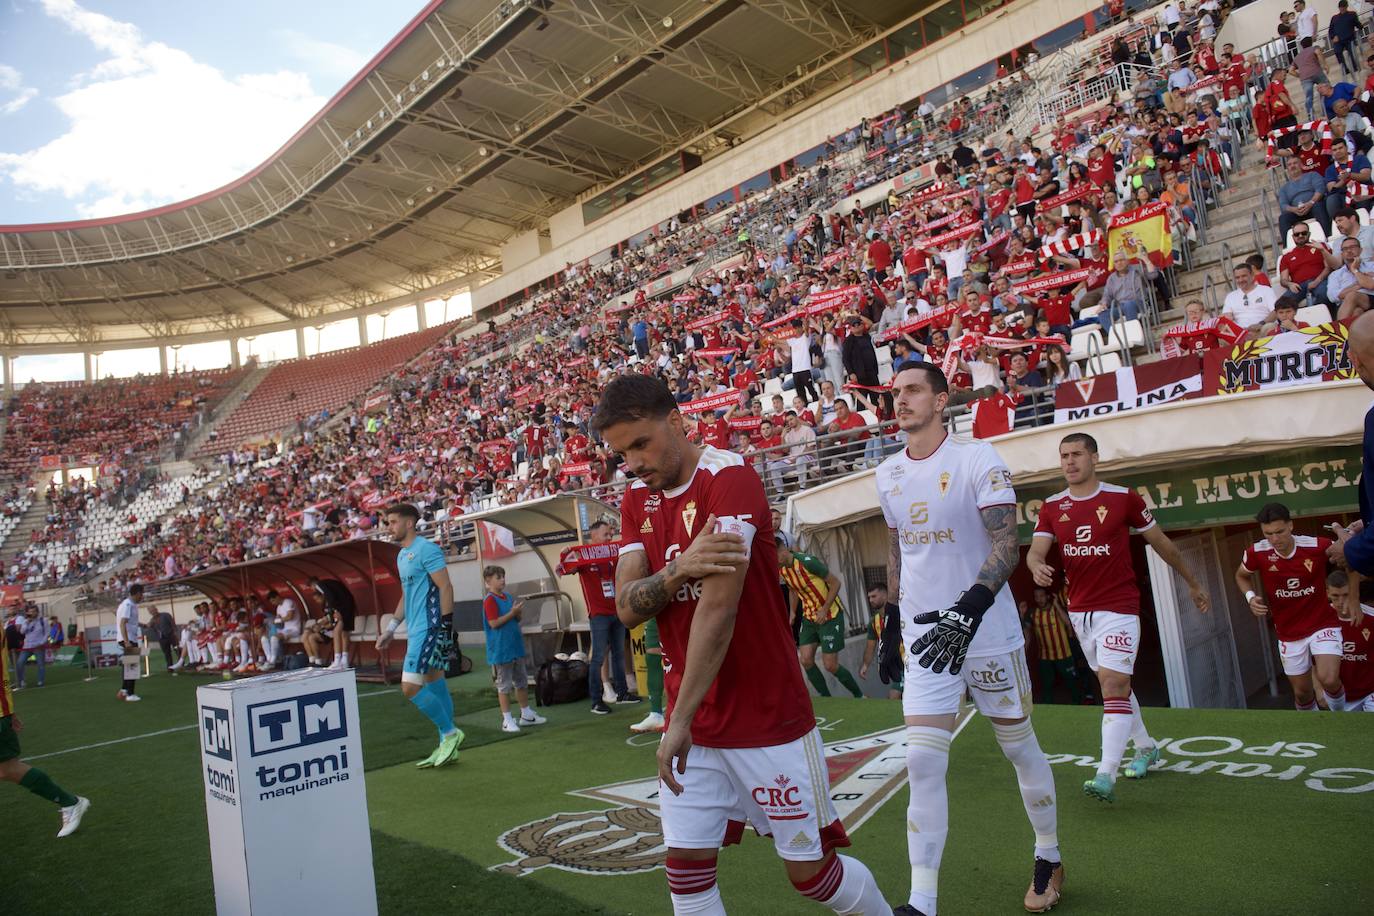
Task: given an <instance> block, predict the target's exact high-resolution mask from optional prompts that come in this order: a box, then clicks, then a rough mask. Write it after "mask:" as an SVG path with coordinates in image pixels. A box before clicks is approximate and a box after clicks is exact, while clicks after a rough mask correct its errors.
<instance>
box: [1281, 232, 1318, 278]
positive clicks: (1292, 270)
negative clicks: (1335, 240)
mask: <svg viewBox="0 0 1374 916" xmlns="http://www.w3.org/2000/svg"><path fill="white" fill-rule="evenodd" d="M1324 250H1326V247H1325V246H1324V245H1314V244H1312V243H1310V242H1309V243H1308V244H1306V245H1299V246H1297V247H1296V248H1292V249H1290V250H1289V251H1288V252H1287V253H1286V254H1284V256H1283V257H1281V258H1279V270H1281V271H1287V272H1288V277H1289V279H1290V280H1292V281H1293V282H1294V283H1306V282H1307V281H1308V280H1313V279H1316V278H1317V277H1318V276H1320V275H1321V272H1322V271H1323V270H1326V257H1325V255H1323V254H1322V252H1323V251H1324Z"/></svg>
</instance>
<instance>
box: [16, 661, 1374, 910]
mask: <svg viewBox="0 0 1374 916" xmlns="http://www.w3.org/2000/svg"><path fill="white" fill-rule="evenodd" d="M83 674H84V671H82V670H77V669H66V668H59V669H49V672H48V686H47V687H45V688H43V689H42V690H35V689H29V690H25V691H23V692H21V693H19V694H17V695H16V701H17V706H18V708H19V713H20V716H21V717H22V718H23V719H24V720H25V724H26V728H25V730H24V733H23V735H22V740H23V745H24V752H25V754H26V755H28V757H29V758H30V759H32V760H33V762H34V763H35V765H37V766H40V767H42V768H44V769H45V770H47V772H48V773H49V774H50V775H51V776H52V777H53V778H54V779H55V780H57V781H58V782H59V783H61V784H62V785H63V786H65V787H67V788H68V789H70V790H71V791H73V792H78V793H80V794H83V795H86V796H88V797H90V798H91V800H92V802H93V807H92V809H91V812H90V814H89V815H88V816H87V818H86V820H85V822H84V824H83V826H82V828H81V830H80V832H79V833H77V834H76V835H75V836H73V837H70V838H68V839H64V840H58V839H56V837H55V834H56V832H57V828H58V825H59V822H58V815H57V811H56V809H55V807H54V806H52V805H49V804H47V803H44V802H42V801H40V800H39V799H37V798H35V797H33V796H31V795H29V794H28V793H26V792H24V791H22V790H21V789H19V788H18V787H16V786H10V785H6V786H3V787H0V798H3V804H0V811H3V812H4V815H5V827H6V836H7V842H6V845H5V855H4V859H5V865H6V867H5V876H6V877H5V899H6V900H7V901H8V903H17V905H18V909H16V910H14V912H16V913H19V912H24V913H37V914H60V913H72V914H90V913H102V914H106V913H108V914H130V916H150V914H163V913H166V914H178V916H180V914H200V913H212V912H213V911H214V901H213V896H212V891H211V881H210V860H209V844H208V841H207V836H206V823H205V801H204V794H203V788H202V782H201V774H200V758H199V744H198V741H197V731H196V727H195V702H194V694H195V688H196V686H197V685H198V684H201V683H205V681H204V680H202V679H200V678H198V677H180V678H171V677H168V676H166V675H165V674H161V673H159V674H157V675H155V676H154V677H152V678H149V679H145V680H144V681H142V682H141V690H142V693H143V696H144V702H142V703H139V704H124V703H119V702H117V701H116V700H115V699H114V693H115V690H116V689H117V688H118V677H117V675H116V674H114V673H105V674H103V675H102V676H101V677H100V679H99V680H97V681H96V682H94V683H83V682H82V681H81V677H82V675H83ZM449 684H450V688H451V689H452V690H453V692H454V704H455V706H456V708H457V710H458V712H459V724H460V725H461V726H462V728H463V729H464V730H465V731H466V732H467V736H468V737H467V742H466V743H465V744H464V746H463V752H462V758H461V760H460V762H459V763H458V764H456V765H454V766H451V767H447V768H444V769H440V770H432V771H427V770H416V769H415V768H414V767H413V763H414V762H415V761H416V760H419V759H421V758H423V757H424V756H426V755H427V754H428V753H429V751H430V749H431V748H432V746H433V741H434V734H433V730H432V729H431V728H430V726H429V725H428V724H427V723H426V722H425V720H424V719H423V718H422V717H421V716H420V714H419V713H418V712H417V711H415V709H414V708H413V707H412V706H411V704H410V703H408V702H407V701H405V700H404V699H403V698H402V697H401V696H400V693H399V690H398V689H397V688H395V687H391V688H384V687H380V686H376V685H370V684H363V685H360V686H359V691H358V692H359V696H360V699H359V707H360V710H361V717H362V734H363V747H364V756H365V760H366V769H367V771H368V772H367V789H368V804H369V812H370V816H371V822H372V828H373V832H372V845H373V853H374V856H375V860H376V874H377V883H378V898H379V901H380V904H381V910H382V912H383V913H396V914H410V913H418V912H440V913H449V912H453V913H457V912H462V913H472V914H483V916H485V914H507V913H509V914H550V916H554V914H557V916H567V914H589V913H614V914H626V913H633V914H664V913H669V912H671V908H670V906H669V904H668V898H667V888H666V882H665V879H664V876H663V872H662V871H661V870H658V869H654V868H653V867H652V866H653V861H654V857H655V855H656V852H655V850H654V846H655V843H656V839H655V838H656V836H657V834H656V833H655V832H654V831H655V829H656V822H655V821H654V819H653V815H652V809H653V800H652V798H650V797H647V794H648V793H651V792H652V783H651V782H643V780H646V779H648V778H649V777H651V776H652V774H653V766H654V749H653V745H652V740H651V739H647V738H639V739H635V740H633V741H631V740H627V739H628V737H629V733H628V731H627V726H628V725H629V724H631V723H632V722H634V721H637V720H638V719H639V718H640V717H641V716H642V715H643V714H644V713H645V712H646V711H647V710H646V707H645V706H643V705H640V706H636V707H628V708H623V709H618V710H617V711H616V712H615V713H614V714H613V715H610V716H606V717H598V716H592V715H590V714H589V713H588V711H587V710H586V708H585V707H584V706H583V705H582V704H576V705H573V706H559V707H554V708H552V709H546V710H544V713H545V714H546V715H548V717H549V724H548V725H546V726H540V727H539V728H536V729H532V730H530V731H528V732H524V733H522V734H519V735H506V734H504V733H502V732H501V731H500V729H499V725H500V716H499V713H498V712H497V711H496V698H495V695H494V693H493V692H492V690H491V686H490V680H489V678H488V675H487V670H486V669H485V668H484V667H483V666H481V665H480V664H479V665H478V666H477V670H476V671H474V672H473V673H472V674H469V675H466V676H463V677H460V678H455V679H453V680H451V681H450V682H449ZM816 711H817V715H818V716H820V717H822V722H821V727H822V734H823V735H824V736H825V741H826V743H827V745H828V746H832V751H831V753H832V759H831V769H832V782H833V783H834V785H835V790H836V791H837V792H842V793H843V794H844V795H845V796H846V799H847V800H846V801H844V802H843V803H842V805H841V814H842V816H844V817H845V818H846V820H847V821H848V822H849V823H851V825H852V824H853V823H855V822H858V821H862V822H861V824H860V826H858V828H857V829H852V828H851V832H852V837H853V840H854V846H853V848H852V850H850V852H851V854H853V855H856V856H858V857H859V858H861V859H863V861H864V862H866V863H867V864H868V865H869V866H870V867H871V868H872V869H873V872H874V874H875V875H876V876H877V877H878V881H879V883H880V884H881V885H882V887H883V890H884V891H885V893H886V895H887V897H888V898H889V899H890V900H892V901H902V900H904V899H905V894H906V891H907V884H908V866H907V860H906V841H905V834H904V814H905V808H906V788H905V785H904V784H902V783H901V781H900V778H899V777H892V776H891V775H890V771H891V770H892V768H893V767H896V768H897V769H898V770H900V761H901V760H902V759H903V758H902V754H903V752H902V748H901V736H900V732H899V731H898V732H896V733H895V737H894V735H893V734H886V735H885V734H884V733H890V732H891V730H893V729H896V728H897V727H898V726H899V725H900V722H901V719H900V711H899V708H898V706H897V704H896V703H895V702H888V701H876V700H865V701H857V700H849V699H838V698H837V699H829V700H820V701H818V702H817V705H816ZM1146 715H1147V723H1148V724H1149V726H1150V728H1151V729H1152V731H1153V732H1154V734H1155V736H1156V737H1157V738H1162V739H1170V740H1171V742H1172V743H1171V744H1170V745H1169V746H1168V747H1167V748H1166V749H1165V751H1164V760H1163V762H1162V768H1161V769H1160V770H1157V771H1155V772H1152V773H1151V774H1150V776H1149V778H1148V779H1146V780H1145V781H1143V782H1141V783H1132V782H1130V781H1127V780H1122V781H1120V782H1119V783H1118V784H1117V797H1118V801H1117V803H1116V804H1115V805H1113V806H1107V805H1103V804H1100V803H1097V802H1093V801H1091V800H1089V799H1086V798H1084V797H1083V795H1082V794H1081V791H1080V788H1079V787H1080V785H1081V783H1082V782H1083V780H1084V779H1086V778H1088V777H1089V776H1091V775H1092V772H1093V769H1092V767H1091V766H1090V765H1088V764H1090V762H1091V760H1092V759H1093V757H1094V756H1095V754H1096V752H1097V747H1098V731H1099V722H1100V712H1099V711H1098V710H1097V709H1096V708H1076V707H1066V706H1055V707H1045V708H1042V709H1040V710H1038V711H1037V712H1036V714H1035V723H1036V730H1037V732H1038V733H1039V735H1040V740H1041V744H1042V745H1043V746H1044V748H1045V750H1046V752H1047V753H1049V754H1050V755H1052V756H1051V760H1052V762H1053V763H1054V771H1055V775H1056V777H1057V782H1058V788H1059V809H1060V827H1059V835H1060V841H1061V847H1062V850H1063V853H1064V857H1065V866H1066V885H1065V897H1064V901H1063V903H1062V904H1061V905H1060V907H1059V908H1057V909H1056V911H1055V912H1056V913H1065V914H1072V913H1080V914H1087V913H1093V914H1098V913H1109V914H1113V916H1130V914H1137V913H1139V914H1159V913H1166V914H1192V913H1197V914H1225V913H1302V914H1305V916H1319V914H1333V916H1335V914H1356V913H1370V912H1374V869H1372V868H1371V860H1370V855H1371V853H1374V716H1369V715H1364V714H1361V715H1355V714H1348V715H1333V714H1322V715H1301V714H1298V713H1295V712H1244V713H1235V712H1214V711H1194V710H1167V709H1152V710H1147V713H1146ZM874 735H877V736H878V737H876V738H875V737H868V738H864V736H874ZM121 739H124V740H121ZM851 739H855V740H851ZM859 739H862V740H859ZM106 742H118V743H106ZM91 745H97V746H91ZM835 745H840V747H839V749H838V750H836V749H834V747H833V746H835ZM951 753H952V756H951V761H950V836H949V843H948V846H947V847H946V850H945V856H944V867H943V873H942V875H941V888H940V890H941V894H940V901H941V913H943V914H955V916H957V914H995V913H1007V914H1013V913H1018V912H1022V909H1021V897H1022V894H1023V893H1024V891H1025V888H1026V885H1027V883H1028V882H1029V880H1030V865H1031V862H1030V855H1031V834H1030V828H1029V826H1028V825H1027V823H1026V819H1025V815H1024V813H1023V811H1022V808H1021V802H1020V797H1019V795H1018V793H1017V790H1016V783H1015V779H1014V776H1013V773H1012V770H1011V767H1010V765H1009V764H1007V762H1006V761H1005V760H1004V759H1003V757H1002V755H1001V752H1000V751H999V750H998V748H997V743H996V741H995V740H994V739H993V736H992V733H991V730H990V729H989V728H988V726H987V723H986V722H984V721H982V720H981V719H979V718H977V717H974V718H973V719H972V720H971V721H970V722H969V723H968V725H967V727H965V728H964V729H963V731H962V732H961V733H960V734H959V735H958V737H957V738H956V739H955V741H954V744H953V750H952V752H951ZM34 758H37V759H34ZM588 790H592V791H590V792H589V791H588ZM851 790H852V791H851ZM570 793H583V794H577V795H574V794H570ZM845 806H848V809H847V808H846V807H845ZM327 841H328V839H327V838H326V837H321V838H320V842H327ZM503 844H504V845H503ZM281 852H282V854H283V855H289V854H290V850H282V851H281ZM348 859H349V851H348V850H340V852H339V862H340V868H347V867H348V864H347V863H348ZM720 883H721V887H722V892H723V894H724V897H725V901H726V905H727V907H728V908H729V909H730V912H731V913H743V914H752V913H768V914H777V913H807V912H815V913H817V914H819V913H823V912H827V911H826V910H824V909H822V908H821V907H819V906H816V905H813V904H810V903H808V902H807V901H805V900H804V899H803V898H801V897H800V896H798V895H797V894H796V893H795V892H794V891H793V890H792V888H791V886H790V885H789V884H788V882H787V880H786V877H785V876H784V874H783V871H782V868H781V867H780V866H779V865H778V864H777V861H776V859H775V858H774V857H773V854H772V847H771V844H770V843H769V842H768V841H766V840H762V839H760V838H758V837H755V836H754V835H753V834H752V833H746V836H745V840H744V843H743V845H741V846H737V847H731V848H730V849H727V850H725V851H723V852H722V854H721V858H720ZM8 903H7V905H6V907H5V911H6V912H9V907H8Z"/></svg>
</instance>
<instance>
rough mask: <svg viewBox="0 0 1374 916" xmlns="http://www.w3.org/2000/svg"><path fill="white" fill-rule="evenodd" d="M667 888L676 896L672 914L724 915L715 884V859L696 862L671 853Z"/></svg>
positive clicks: (723, 906)
mask: <svg viewBox="0 0 1374 916" xmlns="http://www.w3.org/2000/svg"><path fill="white" fill-rule="evenodd" d="M667 870H668V890H669V892H670V893H671V896H672V898H673V913H674V914H675V916H680V914H683V913H697V914H705V916H725V905H724V904H723V903H721V902H720V886H719V885H718V884H716V860H715V859H711V860H709V861H705V862H694V861H688V860H682V859H676V858H674V857H673V856H672V855H669V856H668V862H667Z"/></svg>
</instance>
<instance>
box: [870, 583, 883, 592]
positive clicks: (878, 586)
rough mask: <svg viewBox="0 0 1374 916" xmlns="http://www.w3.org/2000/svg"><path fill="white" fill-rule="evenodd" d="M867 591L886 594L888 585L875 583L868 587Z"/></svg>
mask: <svg viewBox="0 0 1374 916" xmlns="http://www.w3.org/2000/svg"><path fill="white" fill-rule="evenodd" d="M867 590H868V591H870V592H885V591H887V583H885V582H874V583H873V584H872V585H870V586H869V587H868V589H867Z"/></svg>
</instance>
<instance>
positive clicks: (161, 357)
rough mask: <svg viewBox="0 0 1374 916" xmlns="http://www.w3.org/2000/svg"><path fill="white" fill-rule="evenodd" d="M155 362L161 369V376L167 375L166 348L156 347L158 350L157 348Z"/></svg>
mask: <svg viewBox="0 0 1374 916" xmlns="http://www.w3.org/2000/svg"><path fill="white" fill-rule="evenodd" d="M157 361H158V364H159V365H160V366H161V367H162V374H163V375H166V374H167V348H166V347H158V348H157Z"/></svg>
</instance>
